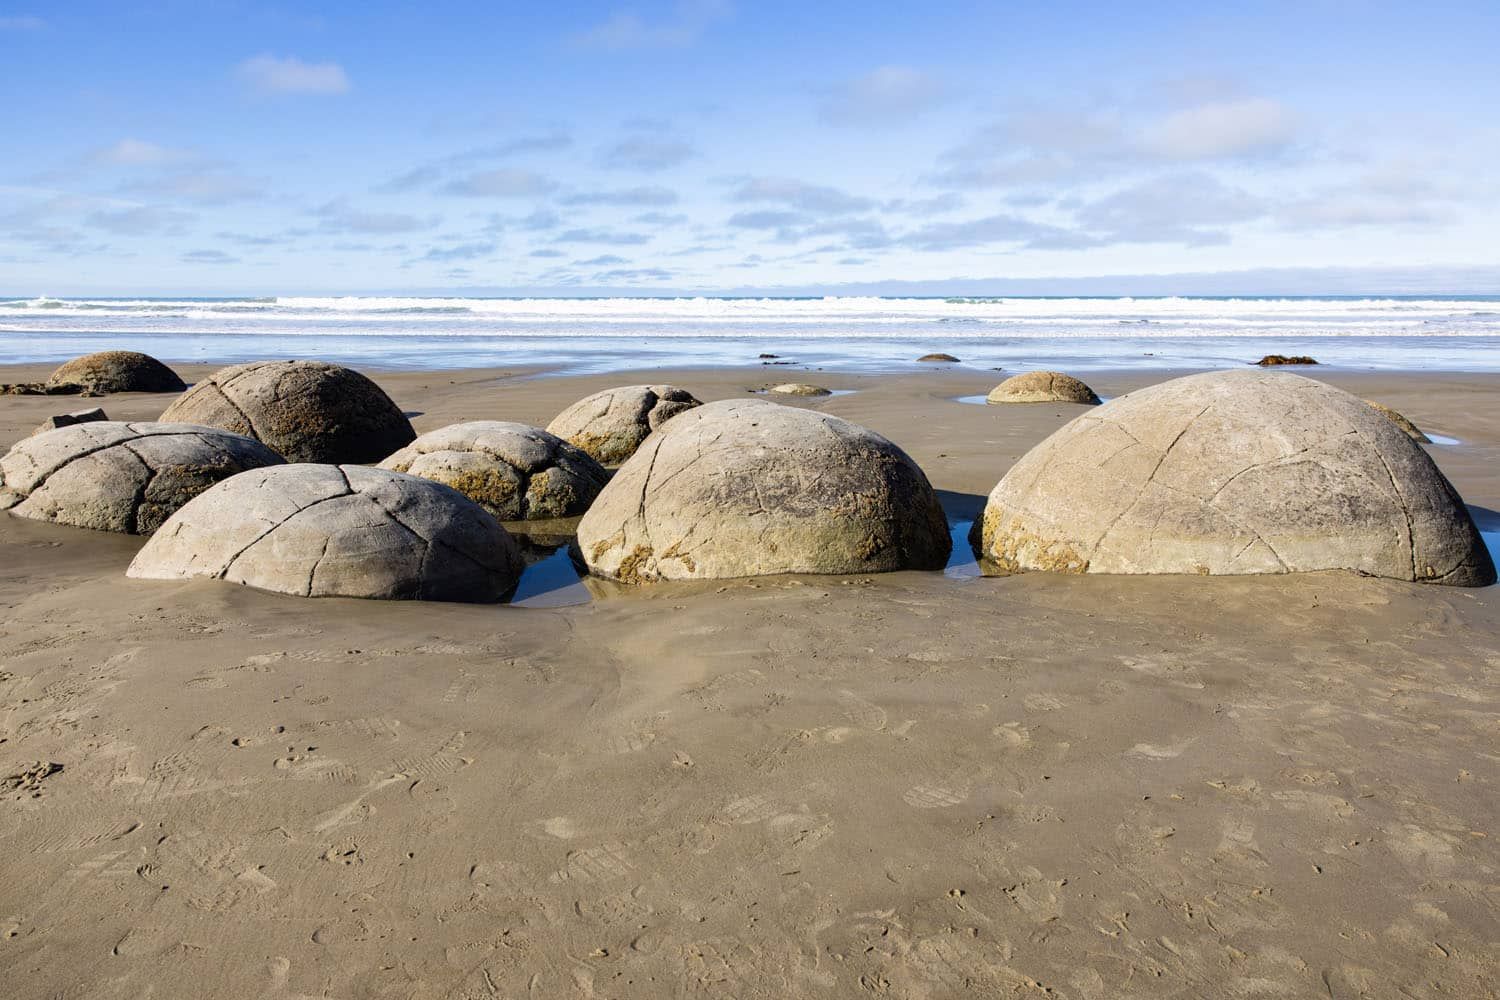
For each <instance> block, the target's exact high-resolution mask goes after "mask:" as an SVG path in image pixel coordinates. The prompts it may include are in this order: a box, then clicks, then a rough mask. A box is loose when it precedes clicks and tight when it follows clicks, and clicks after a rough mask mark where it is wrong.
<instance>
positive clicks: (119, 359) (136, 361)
mask: <svg viewBox="0 0 1500 1000" xmlns="http://www.w3.org/2000/svg"><path fill="white" fill-rule="evenodd" d="M47 384H48V385H49V386H64V385H77V386H82V387H83V389H84V390H86V391H88V392H95V393H106V392H181V391H182V390H184V389H186V388H187V384H186V383H185V382H183V381H182V379H181V378H180V377H179V376H178V374H177V373H176V372H174V371H173V370H172V369H170V368H168V367H167V366H166V365H164V364H162V363H161V362H160V361H158V360H156V359H155V358H153V357H152V356H151V355H149V354H142V353H140V352H139V351H100V352H98V353H97V354H85V355H84V356H83V357H81V358H74V359H73V360H72V361H68V362H65V363H64V364H62V365H61V366H59V367H58V369H57V370H56V371H54V372H53V373H52V374H51V375H50V376H49V377H48V379H47Z"/></svg>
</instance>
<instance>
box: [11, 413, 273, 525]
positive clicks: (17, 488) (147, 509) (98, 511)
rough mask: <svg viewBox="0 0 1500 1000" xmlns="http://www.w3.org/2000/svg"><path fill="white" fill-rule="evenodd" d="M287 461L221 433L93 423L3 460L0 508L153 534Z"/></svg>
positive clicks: (51, 433) (35, 440) (35, 439)
mask: <svg viewBox="0 0 1500 1000" xmlns="http://www.w3.org/2000/svg"><path fill="white" fill-rule="evenodd" d="M281 463H282V458H281V456H280V455H278V454H276V453H275V452H273V451H272V450H271V449H270V448H267V447H266V446H265V445H263V444H261V443H260V442H259V441H256V440H255V439H254V438H249V437H245V436H244V435H241V434H231V433H229V432H228V431H222V430H219V429H218V428H215V427H197V426H193V425H191V424H164V423H147V422H141V423H124V422H121V421H115V420H97V421H90V422H87V423H80V424H74V425H72V426H68V427H60V428H57V429H56V430H48V431H43V432H42V433H40V434H35V435H32V436H31V437H28V438H25V439H23V440H21V441H19V442H18V443H17V444H16V446H15V447H13V448H12V449H11V450H10V452H9V453H8V454H7V455H6V456H5V457H4V458H0V478H3V487H0V509H3V508H9V509H10V512H11V513H12V514H14V515H16V516H18V517H27V518H31V519H33V520H37V521H52V522H55V523H57V524H67V525H72V526H74V527H78V528H92V529H94V530H96V531H118V532H122V533H124V534H130V535H149V534H150V533H151V532H153V531H155V530H156V529H157V528H158V527H159V526H160V525H161V524H162V522H164V521H165V520H167V518H169V517H170V516H171V515H172V514H173V513H175V512H176V511H177V510H178V508H180V507H182V505H183V504H185V503H187V502H188V501H190V500H192V499H193V498H194V497H196V496H198V495H199V494H200V493H202V492H203V491H204V490H207V489H208V488H209V487H211V486H213V485H214V484H215V483H218V482H220V481H221V480H224V479H227V478H229V477H230V476H234V475H237V474H239V473H241V472H246V471H249V470H251V469H259V468H262V467H265V466H272V465H280V464H281Z"/></svg>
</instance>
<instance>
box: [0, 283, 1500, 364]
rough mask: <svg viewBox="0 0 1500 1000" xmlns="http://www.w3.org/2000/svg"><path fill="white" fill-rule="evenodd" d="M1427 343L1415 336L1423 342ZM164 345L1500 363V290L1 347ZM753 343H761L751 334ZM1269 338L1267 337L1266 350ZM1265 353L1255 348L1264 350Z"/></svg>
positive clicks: (293, 326) (440, 303)
mask: <svg viewBox="0 0 1500 1000" xmlns="http://www.w3.org/2000/svg"><path fill="white" fill-rule="evenodd" d="M1418 341H1419V342H1421V343H1422V345H1423V346H1422V347H1421V348H1420V349H1414V348H1413V347H1412V346H1411V345H1412V344H1413V343H1414V342H1418ZM101 345H102V346H125V345H135V346H137V347H139V349H142V350H148V349H149V350H154V351H155V352H156V353H158V354H159V355H160V356H163V357H177V358H184V359H190V358H202V359H205V360H235V359H240V358H247V357H267V356H281V355H291V354H303V355H313V354H315V355H317V356H322V357H329V358H332V359H335V360H337V359H343V360H346V361H350V362H353V363H363V364H373V365H384V364H393V365H436V364H452V365H467V364H490V363H508V359H509V358H512V357H515V356H517V355H519V356H523V357H524V358H525V359H527V360H534V361H536V362H538V363H548V364H553V363H558V364H565V365H571V366H577V365H578V364H584V363H586V364H590V365H593V366H595V367H601V366H620V365H622V364H628V363H630V362H632V361H639V362H641V363H645V364H669V363H742V362H743V361H745V360H746V351H747V350H750V354H749V357H750V358H754V355H755V353H758V352H760V351H763V350H771V351H774V352H776V353H797V354H798V360H800V361H804V362H809V363H814V364H820V363H824V362H828V363H839V364H875V363H882V364H888V363H890V362H892V361H897V360H902V361H905V360H909V359H910V357H911V356H912V355H911V350H912V349H914V348H917V347H921V348H922V349H921V350H918V351H917V353H918V354H920V353H925V352H926V351H927V350H932V349H942V348H944V347H945V346H946V347H949V348H952V349H953V350H955V351H959V352H960V353H963V354H964V355H965V360H966V361H972V363H974V364H982V365H985V366H987V367H993V366H996V365H1006V366H1010V365H1012V364H1015V363H1022V364H1040V363H1042V362H1044V361H1046V360H1047V359H1048V358H1052V359H1061V360H1066V361H1068V363H1069V364H1071V365H1073V366H1075V367H1116V366H1121V365H1132V366H1135V365H1148V366H1156V367H1162V366H1167V365H1170V366H1175V367H1193V366H1200V365H1209V364H1221V363H1231V361H1230V359H1235V360H1238V359H1240V358H1241V357H1242V356H1243V355H1245V354H1248V353H1250V352H1252V351H1253V350H1254V349H1256V348H1258V347H1262V346H1264V347H1265V348H1266V350H1278V351H1282V352H1283V353H1285V352H1287V351H1294V352H1296V353H1309V352H1310V350H1309V348H1310V346H1311V345H1316V346H1317V352H1316V353H1319V354H1326V355H1331V356H1334V358H1335V360H1336V362H1337V363H1345V364H1352V363H1368V364H1374V365H1377V366H1389V367H1396V366H1398V365H1399V366H1407V367H1409V366H1412V365H1414V364H1415V365H1419V366H1426V367H1429V368H1431V367H1445V368H1454V367H1457V368H1482V369H1484V370H1500V300H1497V299H1495V298H1489V299H1482V298H1454V299H1443V298H1422V299H1415V298H1410V299H1409V298H1362V299H1351V298H1322V299H1315V298H1222V299H1217V298H946V299H944V298H877V297H869V296H849V297H826V298H712V297H682V298H575V299H570V298H459V297H448V298H442V297H431V298H428V297H409V296H329V297H319V296H280V297H273V298H232V299H231V298H225V299H196V298H170V299H150V298H129V299H126V298H121V299H106V298H94V299H67V298H52V297H46V296H42V297H25V298H14V299H0V361H42V360H51V359H53V358H61V357H67V356H71V355H73V354H77V353H82V351H83V350H84V349H99V347H100V346H101ZM751 345H754V347H753V350H752V349H751ZM1262 353H1264V352H1262ZM1255 356H1257V357H1258V356H1259V355H1258V354H1256V355H1255Z"/></svg>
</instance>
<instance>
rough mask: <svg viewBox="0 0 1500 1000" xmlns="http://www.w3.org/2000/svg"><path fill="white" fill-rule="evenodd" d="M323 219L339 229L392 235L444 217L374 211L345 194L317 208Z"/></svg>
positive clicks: (433, 223) (328, 227)
mask: <svg viewBox="0 0 1500 1000" xmlns="http://www.w3.org/2000/svg"><path fill="white" fill-rule="evenodd" d="M313 214H314V215H317V216H320V217H322V219H323V222H322V228H323V229H325V230H327V231H329V232H336V233H366V234H378V235H391V234H393V233H412V232H416V231H418V230H422V229H431V228H432V227H433V226H436V225H437V224H438V223H439V222H440V221H441V220H440V219H439V218H437V217H436V216H432V217H429V218H425V219H424V218H420V217H418V216H415V215H408V214H406V213H404V212H371V211H367V210H364V209H360V208H356V207H355V206H353V205H351V204H349V202H348V200H347V199H345V198H336V199H334V200H333V201H330V202H328V203H327V204H326V205H324V206H322V207H321V208H319V209H317V210H316V211H314V212H313Z"/></svg>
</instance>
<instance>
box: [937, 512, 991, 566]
mask: <svg viewBox="0 0 1500 1000" xmlns="http://www.w3.org/2000/svg"><path fill="white" fill-rule="evenodd" d="M973 524H974V522H973V521H958V522H955V523H954V525H953V527H952V528H951V529H949V531H948V534H949V535H951V536H952V537H953V554H952V555H950V556H949V557H948V565H947V566H945V567H943V575H944V576H946V577H947V578H948V579H950V580H969V579H973V578H974V577H976V576H980V575H982V574H981V573H980V572H979V562H978V560H977V559H975V558H974V549H973V548H971V547H970V545H969V528H971V527H972V526H973Z"/></svg>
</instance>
